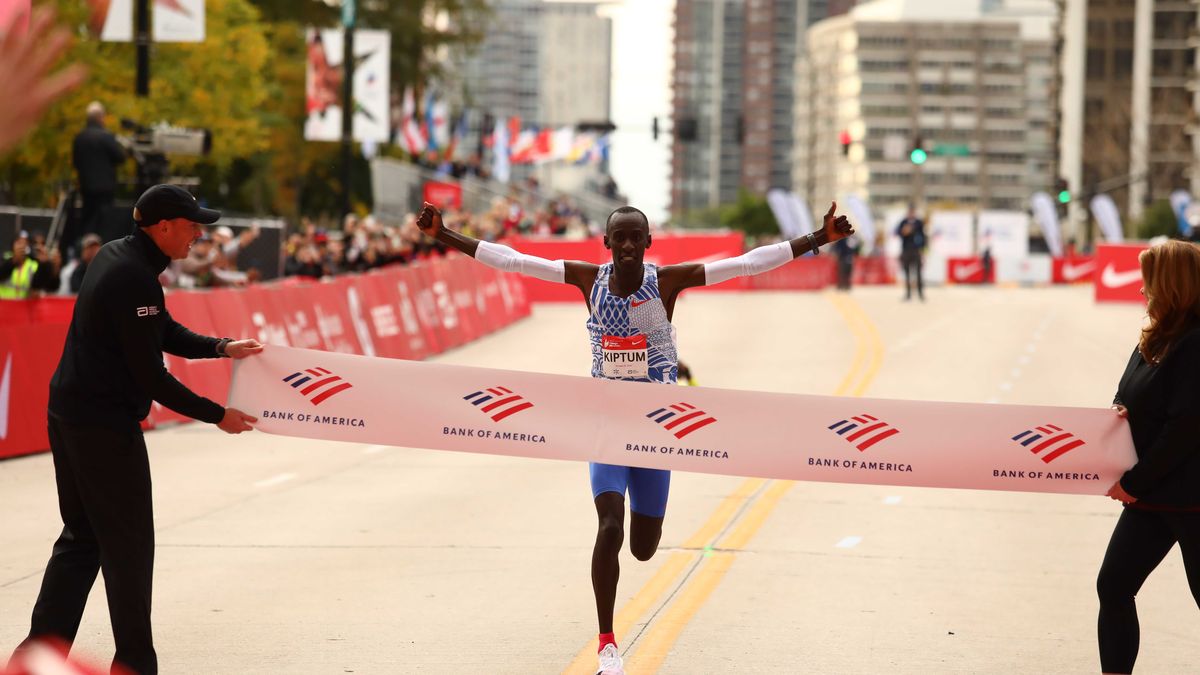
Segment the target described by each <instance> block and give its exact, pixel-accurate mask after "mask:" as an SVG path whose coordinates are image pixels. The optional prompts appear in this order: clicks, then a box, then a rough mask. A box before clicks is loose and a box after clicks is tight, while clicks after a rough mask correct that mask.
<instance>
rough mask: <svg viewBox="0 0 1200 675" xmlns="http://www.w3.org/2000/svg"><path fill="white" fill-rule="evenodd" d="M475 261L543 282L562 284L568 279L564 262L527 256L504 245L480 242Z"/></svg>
mask: <svg viewBox="0 0 1200 675" xmlns="http://www.w3.org/2000/svg"><path fill="white" fill-rule="evenodd" d="M475 259H476V260H478V261H479V262H481V263H483V264H484V265H487V266H488V267H491V268H492V269H497V270H500V271H501V272H519V273H521V274H524V275H525V276H528V277H533V278H534V279H541V280H542V281H554V282H557V283H560V284H561V283H563V282H564V281H565V280H566V278H567V272H566V270H567V267H566V265H565V264H564V263H563V261H561V260H546V259H545V258H539V257H537V256H532V255H525V254H524V253H521V252H520V251H517V250H515V249H512V248H509V247H508V246H505V245H503V244H492V243H488V242H486V241H481V242H479V246H478V247H477V248H476V249H475Z"/></svg>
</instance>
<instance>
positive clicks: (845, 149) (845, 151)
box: [838, 129, 853, 157]
mask: <svg viewBox="0 0 1200 675" xmlns="http://www.w3.org/2000/svg"><path fill="white" fill-rule="evenodd" d="M838 141H840V142H841V144H842V156H843V157H845V156H848V155H849V154H850V143H851V142H853V139H852V138H850V132H849V131H846V130H845V129H842V132H841V133H839V134H838Z"/></svg>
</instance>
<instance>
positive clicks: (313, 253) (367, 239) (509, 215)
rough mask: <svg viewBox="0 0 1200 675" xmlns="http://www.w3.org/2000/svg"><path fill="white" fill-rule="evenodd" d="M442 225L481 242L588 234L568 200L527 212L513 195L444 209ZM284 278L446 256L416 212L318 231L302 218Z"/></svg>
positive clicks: (289, 244) (290, 242)
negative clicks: (478, 206) (474, 208)
mask: <svg viewBox="0 0 1200 675" xmlns="http://www.w3.org/2000/svg"><path fill="white" fill-rule="evenodd" d="M443 218H444V220H445V223H446V226H447V227H449V228H451V229H453V230H456V231H459V232H462V233H464V234H467V235H469V236H472V237H475V238H477V239H482V240H485V241H499V240H501V239H504V238H506V237H509V236H512V235H514V234H532V235H572V236H581V237H582V236H587V235H588V234H589V233H590V232H591V228H589V224H588V222H587V220H586V218H585V217H584V215H583V213H582V212H581V211H580V210H579V209H578V208H576V207H575V206H574V205H573V203H572V202H571V201H570V200H569V199H567V198H558V199H553V200H551V201H549V202H548V203H546V204H542V205H538V206H536V207H535V208H532V209H530V208H528V207H527V206H526V204H525V203H524V202H523V201H522V200H521V199H519V198H517V197H507V198H498V199H496V200H495V201H493V202H492V205H491V207H490V208H489V209H488V210H487V211H484V212H483V213H472V212H469V211H465V210H459V209H453V208H450V209H446V210H445V211H444V213H443ZM284 252H285V262H284V269H283V273H284V275H285V276H304V277H312V278H320V277H325V276H332V275H336V274H341V273H344V272H364V271H366V270H370V269H375V268H378V267H384V266H387V265H396V264H405V263H408V262H411V261H412V260H415V259H419V258H423V257H427V256H430V255H441V254H444V253H445V247H444V246H443V245H442V244H441V243H439V242H436V241H433V240H431V239H429V238H428V237H426V236H425V235H423V234H422V233H421V231H420V229H418V228H417V221H416V215H415V214H408V215H407V216H405V217H404V219H403V220H402V221H401V222H399V223H396V224H392V223H386V222H383V221H381V220H379V219H377V218H375V217H374V216H366V217H365V218H359V217H357V216H355V215H349V216H346V218H345V220H343V221H342V223H341V227H340V228H321V227H318V226H317V225H316V224H315V223H314V222H313V221H311V220H309V219H307V218H305V219H303V220H302V221H301V226H300V228H299V229H298V231H296V232H292V233H291V234H289V235H288V238H287V241H286V242H285V243H284Z"/></svg>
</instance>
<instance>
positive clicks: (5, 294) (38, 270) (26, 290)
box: [0, 231, 61, 300]
mask: <svg viewBox="0 0 1200 675" xmlns="http://www.w3.org/2000/svg"><path fill="white" fill-rule="evenodd" d="M58 255H59V253H58V251H57V250H55V251H47V250H46V246H45V244H42V245H41V246H40V247H38V248H35V247H34V245H33V240H32V238H31V237H30V236H29V233H28V232H25V231H21V232H18V233H17V238H16V239H14V240H13V245H12V250H11V251H9V252H7V253H5V254H4V259H3V260H0V300H24V299H25V298H28V297H30V296H31V295H35V294H37V293H39V292H43V291H45V292H49V293H53V292H54V291H56V290H58V285H59V278H58V268H59V264H58V263H59V262H61V258H59V257H58Z"/></svg>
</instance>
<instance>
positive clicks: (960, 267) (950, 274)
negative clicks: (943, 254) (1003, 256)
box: [946, 257, 996, 284]
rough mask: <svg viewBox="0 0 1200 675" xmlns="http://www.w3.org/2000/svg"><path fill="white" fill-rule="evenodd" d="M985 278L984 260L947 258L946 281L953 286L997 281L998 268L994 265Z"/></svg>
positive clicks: (976, 258)
mask: <svg viewBox="0 0 1200 675" xmlns="http://www.w3.org/2000/svg"><path fill="white" fill-rule="evenodd" d="M987 272H988V273H987V276H986V278H985V276H984V265H983V258H979V257H974V258H947V259H946V281H948V282H950V283H952V284H982V283H985V282H986V283H992V282H994V281H995V280H996V266H995V265H992V267H991V268H990V269H988V270H987Z"/></svg>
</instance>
